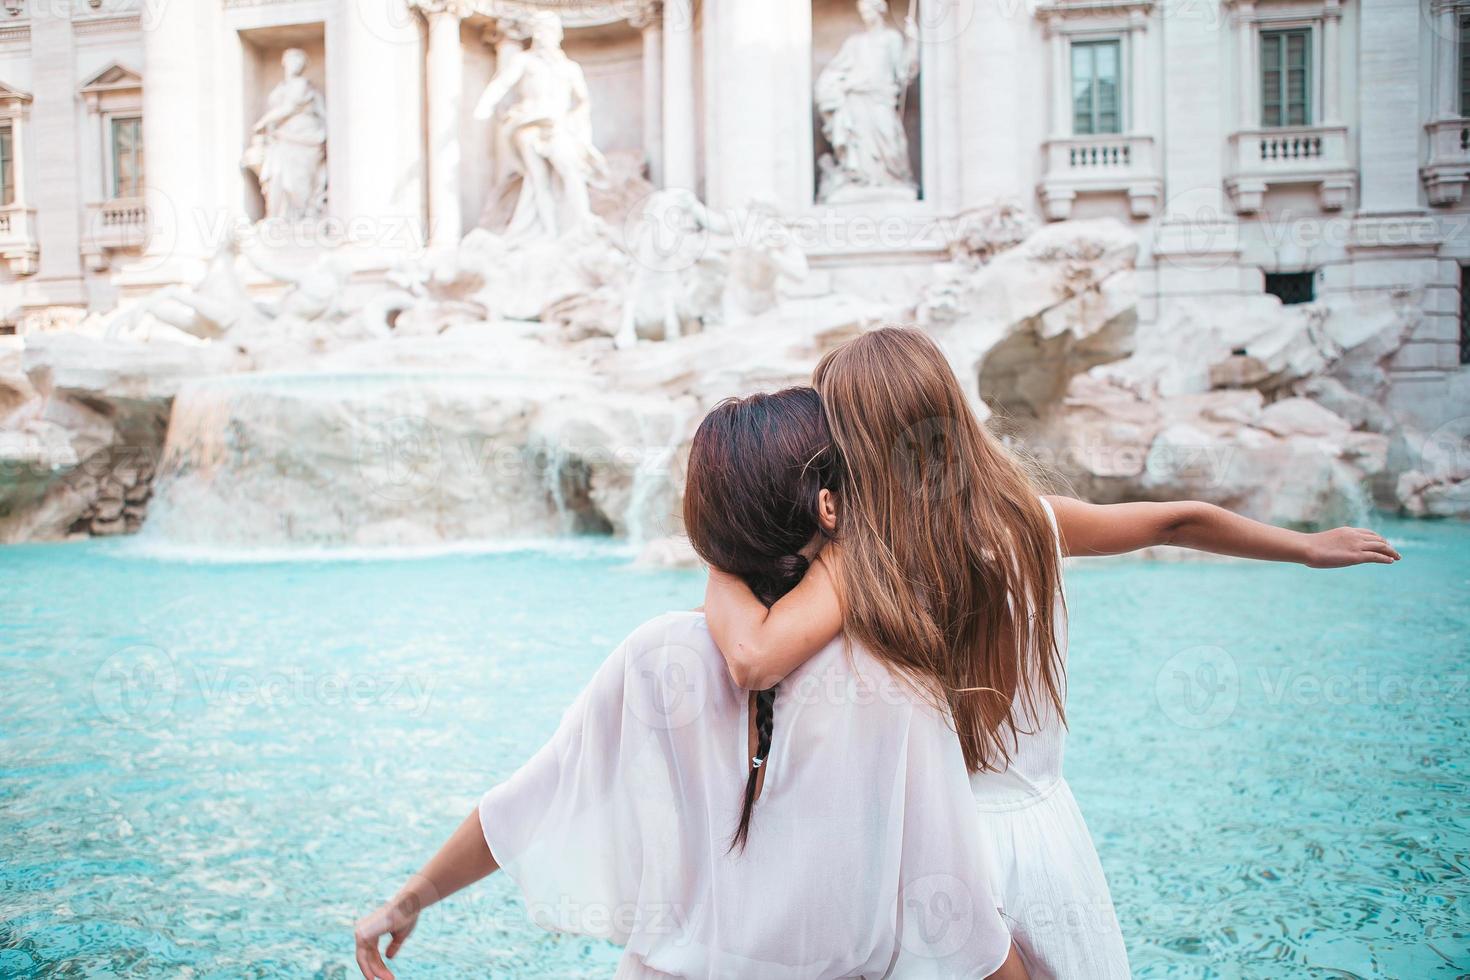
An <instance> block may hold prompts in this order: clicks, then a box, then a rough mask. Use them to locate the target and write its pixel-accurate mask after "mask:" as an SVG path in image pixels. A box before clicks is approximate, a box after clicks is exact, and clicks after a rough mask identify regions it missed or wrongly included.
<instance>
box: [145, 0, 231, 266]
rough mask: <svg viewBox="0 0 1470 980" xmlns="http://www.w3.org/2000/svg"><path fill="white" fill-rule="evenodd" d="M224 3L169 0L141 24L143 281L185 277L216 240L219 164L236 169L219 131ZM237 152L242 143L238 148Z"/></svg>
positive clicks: (218, 230) (218, 228) (219, 216)
mask: <svg viewBox="0 0 1470 980" xmlns="http://www.w3.org/2000/svg"><path fill="white" fill-rule="evenodd" d="M218 6H219V5H218V4H209V3H169V4H163V5H160V6H159V7H158V8H157V10H156V11H155V13H154V17H153V20H152V24H151V26H150V29H149V30H146V31H144V32H143V63H144V66H145V71H146V73H147V74H146V77H145V80H144V84H143V153H144V158H145V159H146V160H147V166H148V170H147V174H146V176H145V185H144V199H145V201H146V202H147V206H148V222H149V237H148V247H147V250H146V256H145V259H144V261H143V262H142V263H139V264H138V268H137V270H136V271H137V274H138V277H140V278H142V279H144V280H145V281H160V282H167V281H175V282H176V281H187V280H191V279H192V278H194V277H196V276H198V275H199V272H200V269H201V266H200V265H199V260H201V259H204V258H205V257H207V255H208V253H209V251H210V248H211V247H212V246H214V245H217V244H218V241H217V238H218V236H219V234H220V231H221V224H220V221H219V219H220V218H222V217H223V216H224V211H223V210H222V209H220V208H218V207H217V206H216V205H217V203H218V202H217V201H216V199H215V195H214V193H213V188H214V187H215V186H216V185H215V184H214V183H213V178H214V176H215V175H216V174H217V173H218V170H217V168H223V167H230V168H231V170H230V172H231V173H234V172H238V167H239V160H238V158H236V159H232V160H222V159H220V154H219V153H217V152H214V151H215V150H216V149H217V146H216V143H215V140H214V135H215V129H214V126H213V121H214V118H215V112H216V109H215V106H214V105H213V101H214V97H215V92H216V91H217V89H216V85H215V77H214V75H215V67H216V66H217V65H218V64H219V61H220V56H219V54H218V49H217V43H218V35H217V34H215V32H214V31H213V30H212V28H214V27H215V26H216V25H215V20H216V12H217V9H218ZM237 152H238V148H237Z"/></svg>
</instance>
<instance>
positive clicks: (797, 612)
mask: <svg viewBox="0 0 1470 980" xmlns="http://www.w3.org/2000/svg"><path fill="white" fill-rule="evenodd" d="M828 560H830V559H829V558H828V557H827V556H825V555H824V556H823V557H819V558H818V559H817V560H816V561H814V562H812V566H811V568H810V569H809V570H808V571H807V573H806V575H805V576H803V578H802V580H801V581H800V582H799V583H797V586H796V588H794V589H792V590H791V591H790V592H788V593H786V595H785V596H783V597H782V598H781V600H780V601H779V602H777V603H776V604H775V605H774V606H772V607H770V608H769V609H767V608H766V607H765V605H764V604H763V603H762V602H761V601H760V600H759V599H757V598H756V597H755V593H753V592H751V591H750V587H749V586H747V585H746V584H745V582H744V581H743V580H742V579H740V578H739V577H738V576H735V575H730V574H728V573H726V572H721V571H718V570H716V569H713V568H711V569H710V572H709V583H708V584H707V585H706V586H705V590H704V618H705V621H706V622H707V623H708V624H709V631H710V635H711V636H713V637H714V640H715V645H716V646H718V647H719V648H720V653H721V654H723V655H724V657H725V666H726V667H727V668H728V669H729V671H730V679H731V680H733V681H734V682H735V683H736V684H737V685H739V686H740V687H742V688H744V689H745V690H747V691H763V690H765V689H766V688H768V687H771V686H772V685H774V684H777V683H779V682H780V681H781V679H782V678H783V677H785V676H786V675H787V674H789V673H791V672H792V671H793V670H795V669H796V668H797V667H800V666H801V665H802V664H804V663H806V662H807V660H809V659H810V658H811V656H812V655H813V654H815V653H816V652H817V651H818V650H820V649H822V648H823V647H824V646H826V645H827V644H828V643H831V642H832V640H833V639H834V638H835V637H836V636H837V634H838V633H840V632H841V631H842V607H841V606H840V605H839V603H838V601H837V588H836V584H835V583H834V582H833V581H832V572H831V570H830V569H829V568H828V567H827V565H826V562H827V561H828Z"/></svg>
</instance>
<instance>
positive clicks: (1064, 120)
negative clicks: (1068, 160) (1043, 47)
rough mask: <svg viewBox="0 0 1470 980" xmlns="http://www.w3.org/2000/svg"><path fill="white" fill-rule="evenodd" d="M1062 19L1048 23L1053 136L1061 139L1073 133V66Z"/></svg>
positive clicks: (1050, 20)
mask: <svg viewBox="0 0 1470 980" xmlns="http://www.w3.org/2000/svg"><path fill="white" fill-rule="evenodd" d="M1061 27H1062V20H1061V18H1060V17H1055V16H1054V17H1049V18H1047V21H1046V31H1047V36H1048V40H1047V44H1048V46H1049V47H1050V48H1051V135H1052V139H1061V138H1062V137H1064V136H1069V135H1071V133H1072V125H1071V122H1070V120H1071V117H1072V66H1071V65H1069V64H1068V63H1067V61H1068V58H1067V47H1068V46H1067V35H1066V34H1064V33H1062V30H1061Z"/></svg>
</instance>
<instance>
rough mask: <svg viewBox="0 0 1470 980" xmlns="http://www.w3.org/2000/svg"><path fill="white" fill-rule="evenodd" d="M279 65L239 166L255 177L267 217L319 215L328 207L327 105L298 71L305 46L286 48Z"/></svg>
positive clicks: (308, 217)
mask: <svg viewBox="0 0 1470 980" xmlns="http://www.w3.org/2000/svg"><path fill="white" fill-rule="evenodd" d="M281 67H282V68H283V69H284V70H285V73H286V77H285V78H283V79H281V82H280V84H278V85H277V86H276V87H275V88H273V89H272V90H271V94H270V98H269V100H268V103H267V107H266V111H265V114H264V115H262V116H261V117H260V118H259V119H258V120H256V123H255V129H254V135H253V136H252V137H251V141H250V146H249V147H248V148H247V149H246V151H245V159H244V161H243V166H244V167H245V169H247V170H249V171H251V172H252V173H254V174H255V176H256V179H257V180H259V181H260V193H261V196H262V197H264V198H265V217H266V218H267V219H281V220H285V221H304V220H311V219H314V218H320V217H322V216H323V215H325V214H326V209H327V110H326V106H325V104H324V103H323V101H322V94H321V93H320V92H318V91H317V89H316V86H314V85H312V84H311V82H310V81H308V80H307V79H306V77H305V75H304V74H303V73H304V72H305V71H306V52H305V51H302V50H301V49H300V48H290V49H288V50H287V51H286V53H285V54H283V55H282V56H281Z"/></svg>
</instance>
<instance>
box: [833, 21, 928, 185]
mask: <svg viewBox="0 0 1470 980" xmlns="http://www.w3.org/2000/svg"><path fill="white" fill-rule="evenodd" d="M857 7H858V13H859V14H860V15H861V16H862V19H863V23H864V25H865V26H866V29H865V30H863V31H860V32H859V33H857V34H854V35H852V36H851V37H849V38H848V39H847V40H845V41H843V42H842V47H841V49H839V50H838V52H837V56H836V57H835V58H833V59H832V60H831V61H830V62H828V64H827V67H825V68H823V69H822V73H821V75H819V76H818V77H817V84H816V104H817V111H818V112H819V113H820V115H821V119H822V135H823V136H825V137H826V138H827V142H828V144H830V145H831V147H832V151H831V152H830V153H824V154H823V155H822V158H821V160H820V161H819V166H820V168H821V179H820V183H819V186H818V190H817V200H819V201H823V202H826V203H840V202H845V201H864V200H875V199H877V200H882V199H898V200H913V199H914V198H915V197H916V196H917V194H918V187H917V185H916V184H915V182H914V176H913V171H912V168H911V167H910V165H909V142H908V136H907V135H906V134H905V132H904V128H903V109H902V105H903V100H904V93H905V92H906V91H907V90H908V87H909V85H910V84H911V83H912V82H913V80H914V79H915V78H916V77H917V76H918V72H919V57H918V44H917V41H916V38H917V36H918V29H917V26H916V25H915V24H914V22H913V21H912V20H910V21H909V22H908V23H907V24H906V25H905V29H906V31H907V37H905V36H904V35H903V34H900V33H899V32H898V31H896V30H894V29H893V28H891V27H889V26H888V24H887V23H886V22H885V20H884V14H885V13H887V10H888V4H887V3H886V2H885V0H858V5H857Z"/></svg>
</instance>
